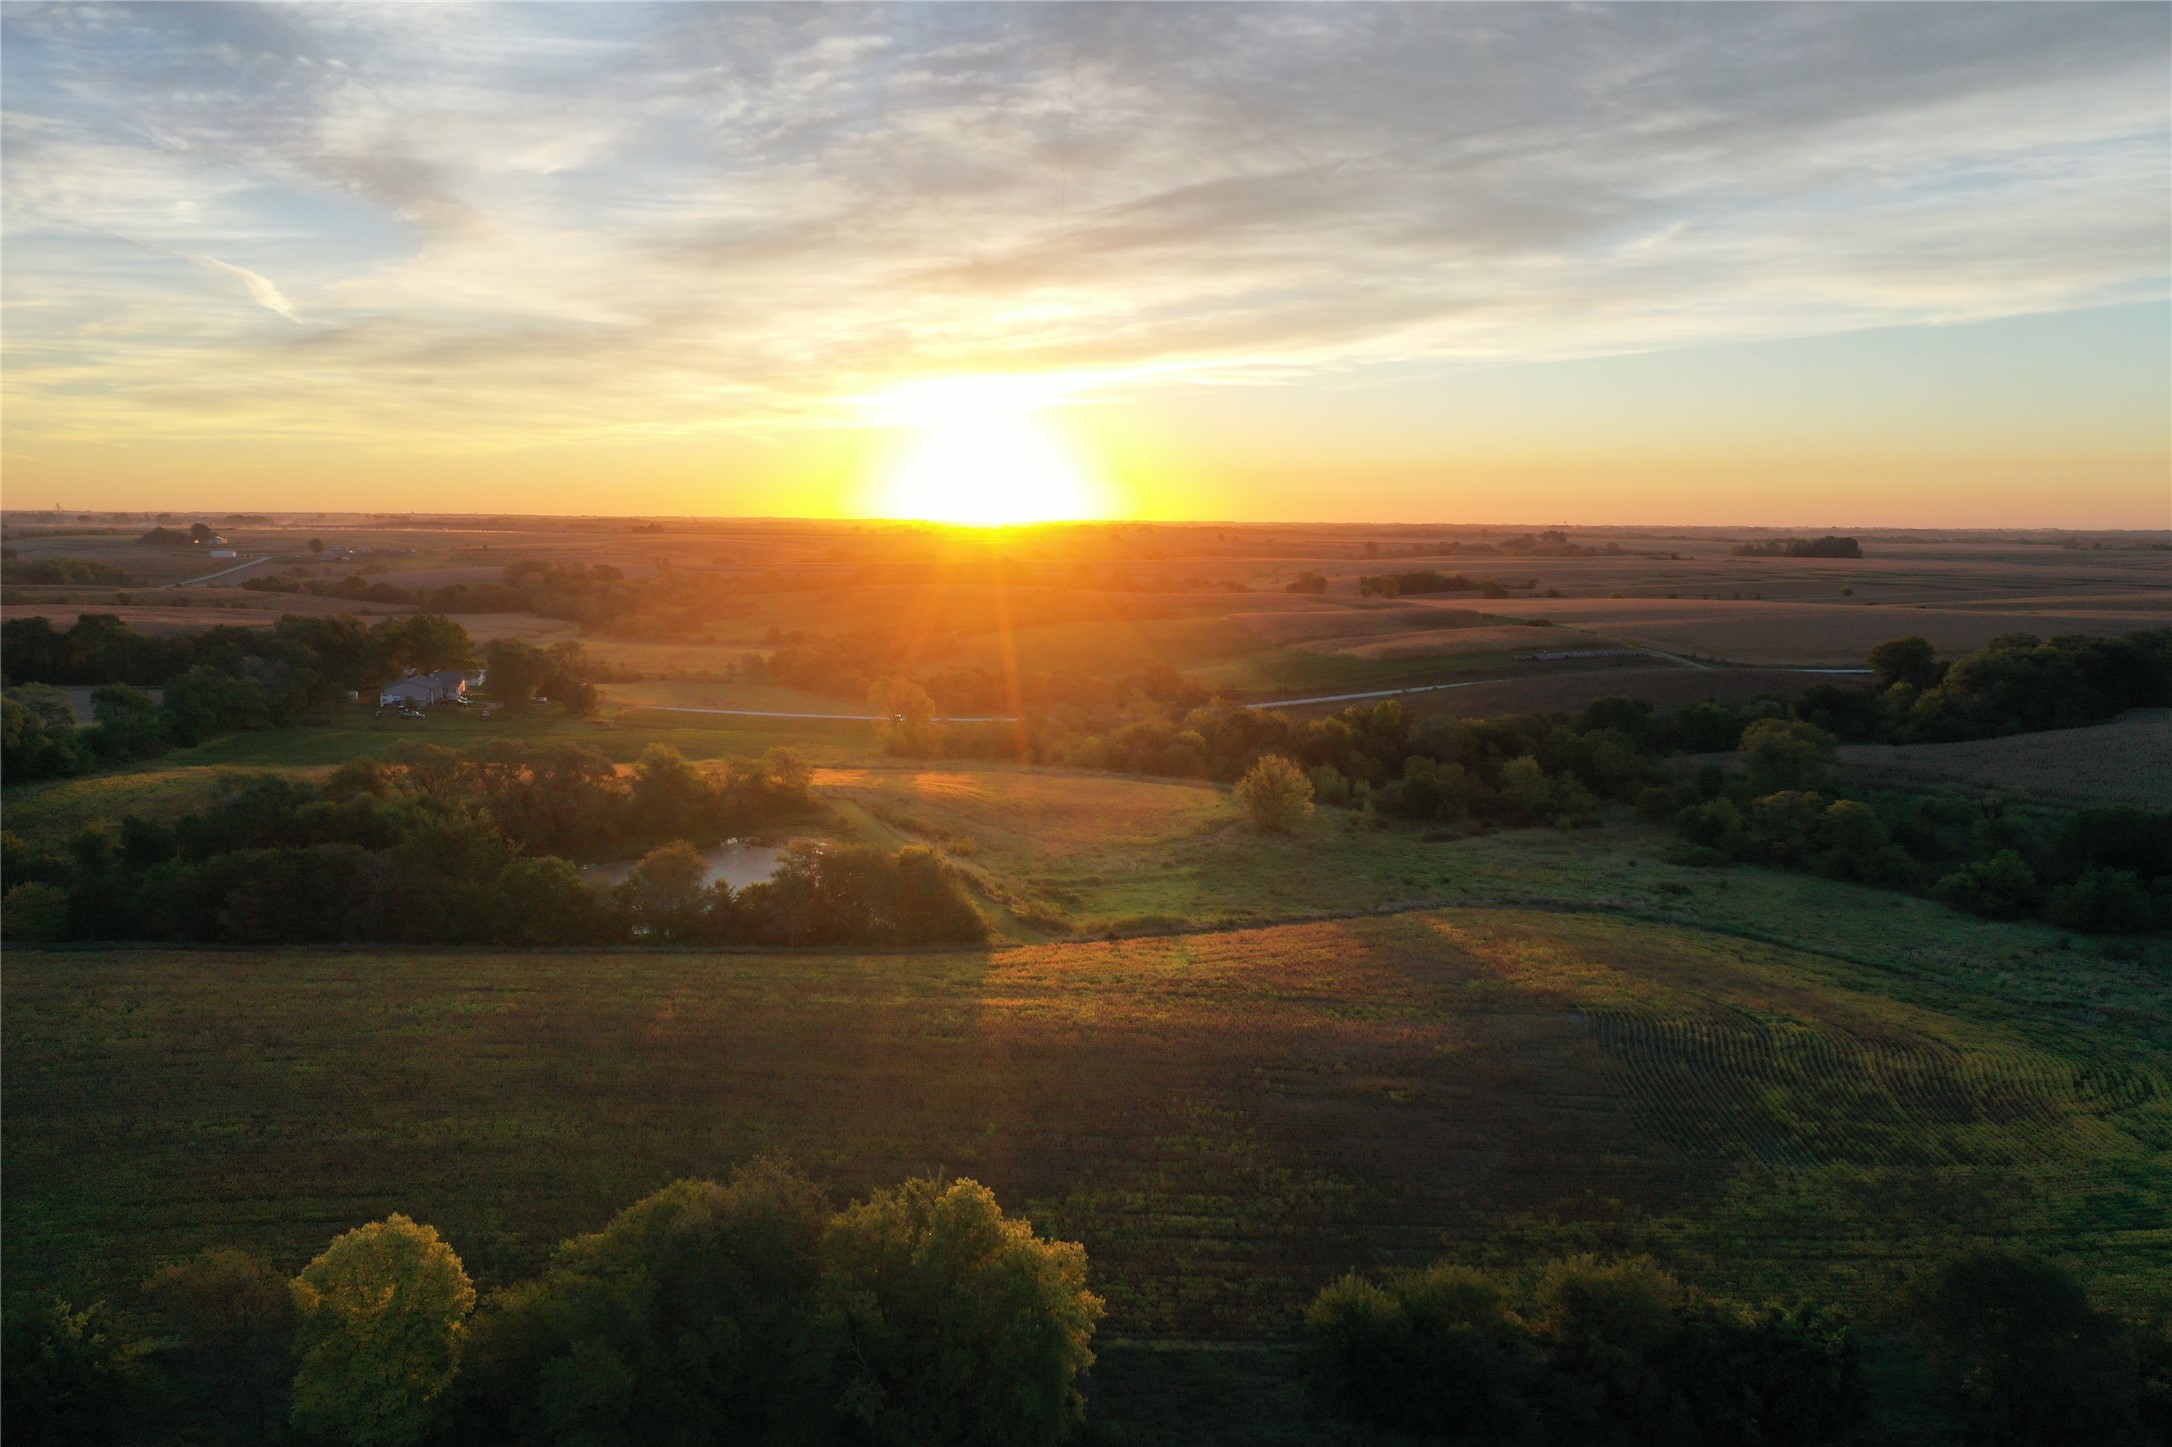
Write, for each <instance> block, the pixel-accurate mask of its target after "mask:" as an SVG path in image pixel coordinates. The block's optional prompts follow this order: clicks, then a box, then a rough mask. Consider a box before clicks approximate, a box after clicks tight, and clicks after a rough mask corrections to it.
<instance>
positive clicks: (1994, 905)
mask: <svg viewBox="0 0 2172 1447" xmlns="http://www.w3.org/2000/svg"><path fill="white" fill-rule="evenodd" d="M1937 893H1938V897H1939V898H1940V899H1942V900H1944V901H1945V902H1946V903H1948V904H1950V905H1952V906H1953V907H1954V908H1956V909H1965V910H1967V911H1968V912H1969V913H1970V914H1980V915H1983V916H1984V917H1985V918H1987V919H2024V918H2026V917H2027V916H2029V915H2030V914H2032V913H2034V912H2035V910H2036V906H2037V903H2038V900H2039V899H2040V898H2041V891H2040V890H2039V888H2038V886H2037V882H2036V873H2035V871H2034V870H2032V869H2030V868H2029V866H2028V862H2027V861H2026V860H2024V859H2023V858H2022V857H2021V856H2020V855H2019V854H2017V853H2015V852H2014V851H2013V850H2011V849H2002V850H2000V851H1999V852H1998V853H1996V854H1994V855H1992V856H1991V857H1990V858H1989V859H1984V860H1979V861H1977V862H1976V863H1974V864H1969V865H1964V866H1963V867H1961V868H1960V869H1957V870H1955V871H1954V872H1953V873H1951V874H1949V875H1947V876H1945V877H1944V878H1943V879H1941V880H1939V881H1938V888H1937Z"/></svg>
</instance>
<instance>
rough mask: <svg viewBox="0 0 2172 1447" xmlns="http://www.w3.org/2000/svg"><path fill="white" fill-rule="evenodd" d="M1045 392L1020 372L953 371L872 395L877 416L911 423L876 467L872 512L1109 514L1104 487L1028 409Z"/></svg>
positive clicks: (997, 517) (1017, 518) (937, 516)
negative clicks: (909, 434)
mask: <svg viewBox="0 0 2172 1447" xmlns="http://www.w3.org/2000/svg"><path fill="white" fill-rule="evenodd" d="M1050 400H1052V394H1051V393H1050V392H1049V391H1048V389H1047V388H1046V387H1045V386H1043V385H1041V384H1037V383H1035V382H1033V381H1031V380H1029V379H1019V378H1005V377H952V378H944V379H940V380H937V381H930V382H918V383H913V384H910V385H908V386H905V387H900V388H898V389H895V390H894V391H892V392H890V393H888V394H886V395H884V396H883V397H880V398H878V399H875V403H874V409H875V411H876V413H877V415H878V416H879V417H881V418H883V419H884V420H887V421H892V422H896V423H902V424H905V425H908V426H911V427H913V428H914V429H916V431H917V438H916V440H915V441H914V442H913V443H912V444H911V445H910V446H909V447H907V448H906V449H905V451H904V453H903V454H902V455H901V456H899V457H897V458H895V459H894V460H893V461H891V462H890V463H889V464H888V465H887V466H886V467H885V468H883V469H882V473H883V475H882V476H881V478H880V479H879V481H878V482H877V484H876V486H875V488H874V491H873V497H872V505H871V507H870V509H869V511H870V512H871V513H872V514H873V515H875V516H878V517H888V518H898V519H911V520H916V521H926V522H941V523H952V524H958V525H963V526H969V527H1005V526H1010V525H1013V524H1018V523H1049V522H1081V521H1086V520H1089V519H1095V518H1101V517H1105V516H1107V515H1108V513H1109V505H1108V499H1107V497H1106V494H1105V490H1104V489H1103V488H1102V487H1101V486H1100V485H1099V484H1098V481H1097V480H1096V479H1094V478H1093V477H1091V476H1090V475H1089V473H1088V471H1087V469H1086V468H1085V467H1083V466H1082V465H1081V464H1080V463H1079V461H1078V459H1077V458H1076V457H1075V456H1074V455H1073V454H1072V453H1071V451H1070V450H1069V449H1068V448H1066V447H1065V446H1064V444H1063V442H1062V441H1061V440H1060V439H1059V438H1057V437H1056V436H1055V435H1054V434H1053V433H1051V431H1050V430H1049V429H1048V428H1047V427H1045V426H1044V425H1042V424H1041V423H1040V422H1039V421H1038V420H1037V419H1036V417H1035V416H1034V413H1035V412H1036V411H1037V410H1038V409H1039V408H1041V407H1043V406H1046V405H1048V403H1049V401H1050Z"/></svg>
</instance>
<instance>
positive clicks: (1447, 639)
mask: <svg viewBox="0 0 2172 1447" xmlns="http://www.w3.org/2000/svg"><path fill="white" fill-rule="evenodd" d="M1293 646H1294V647H1295V648H1296V649H1297V650H1298V651H1300V652H1303V653H1333V654H1340V655H1342V656H1344V657H1346V658H1365V659H1375V660H1381V659H1395V658H1445V657H1451V656H1454V655H1457V654H1465V653H1529V652H1533V651H1538V650H1544V649H1569V648H1579V647H1591V646H1597V647H1604V646H1605V645H1604V644H1603V643H1594V641H1593V640H1590V639H1585V638H1580V637H1578V636H1577V635H1576V634H1574V633H1570V632H1568V631H1566V630H1564V629H1560V628H1530V627H1525V626H1522V625H1519V624H1514V623H1496V624H1492V625H1490V626H1486V627H1476V628H1450V629H1439V628H1426V629H1411V630H1408V631H1405V632H1401V633H1389V634H1385V635H1377V636H1374V635H1359V636H1357V637H1354V638H1350V637H1344V638H1317V639H1312V640H1310V641H1308V642H1304V643H1299V644H1295V645H1293Z"/></svg>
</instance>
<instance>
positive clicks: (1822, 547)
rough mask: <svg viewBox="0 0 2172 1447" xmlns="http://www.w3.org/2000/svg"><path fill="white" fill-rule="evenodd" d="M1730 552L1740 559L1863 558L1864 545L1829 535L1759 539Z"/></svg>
mask: <svg viewBox="0 0 2172 1447" xmlns="http://www.w3.org/2000/svg"><path fill="white" fill-rule="evenodd" d="M1727 551H1728V552H1729V553H1731V554H1733V555H1734V556H1735V557H1738V558H1860V557H1861V556H1863V544H1862V542H1861V541H1860V540H1858V539H1856V538H1842V537H1835V536H1834V535H1833V534H1831V533H1827V534H1826V535H1825V536H1824V537H1821V538H1760V539H1758V540H1756V541H1754V542H1747V543H1736V544H1735V545H1734V546H1733V547H1731V548H1729V549H1728V550H1727Z"/></svg>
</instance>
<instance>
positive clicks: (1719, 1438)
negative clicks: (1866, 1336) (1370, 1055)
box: [1305, 1247, 2172, 1447]
mask: <svg viewBox="0 0 2172 1447" xmlns="http://www.w3.org/2000/svg"><path fill="white" fill-rule="evenodd" d="M1873 1314H1874V1316H1875V1317H1876V1318H1877V1320H1878V1324H1879V1325H1880V1326H1881V1327H1882V1328H1884V1331H1883V1333H1882V1334H1883V1335H1884V1336H1885V1337H1886V1343H1885V1344H1886V1347H1887V1350H1888V1352H1889V1353H1891V1354H1892V1355H1893V1356H1895V1357H1897V1358H1912V1359H1913V1362H1914V1364H1915V1365H1916V1366H1917V1368H1918V1370H1919V1373H1920V1375H1921V1377H1923V1378H1925V1379H1927V1380H1926V1381H1925V1383H1924V1384H1925V1385H1926V1386H1927V1387H1928V1388H1929V1392H1928V1393H1926V1394H1925V1395H1926V1398H1927V1400H1926V1403H1925V1405H1927V1406H1930V1407H1932V1408H1933V1409H1934V1410H1935V1411H1936V1412H1937V1413H1938V1415H1939V1416H1940V1417H1942V1418H1943V1419H1944V1420H1945V1421H1946V1422H1947V1423H1949V1424H1951V1425H1953V1426H1957V1427H1959V1428H1961V1429H1962V1430H1963V1431H1965V1432H1966V1433H1967V1434H1968V1436H1967V1440H1968V1441H1971V1442H1976V1443H1984V1444H2012V1447H2024V1444H2026V1447H2144V1444H2161V1443H2163V1442H2165V1441H2167V1440H2172V1438H2168V1434H2172V1319H2168V1318H2167V1317H2166V1316H2165V1315H2164V1314H2163V1313H2162V1312H2161V1311H2160V1312H2158V1313H2157V1314H2155V1315H2153V1316H2149V1317H2146V1318H2132V1317H2122V1316H2120V1315H2118V1314H2116V1313H2114V1312H2110V1311H2106V1310H2103V1309H2102V1308H2099V1307H2097V1306H2095V1305H2094V1304H2092V1303H2091V1302H2090V1300H2089V1297H2088V1293H2087V1292H2086V1290H2085V1289H2084V1288H2083V1286H2082V1284H2081V1283H2080V1281H2078V1280H2077V1279H2076V1278H2075V1277H2074V1276H2073V1274H2072V1273H2070V1272H2068V1271H2067V1270H2065V1269H2064V1268H2062V1267H2060V1266H2059V1265H2057V1264H2056V1263H2054V1262H2051V1261H2048V1260H2046V1259H2044V1258H2042V1257H2039V1256H2035V1255H2033V1254H2031V1253H2028V1252H2024V1251H2016V1250H2013V1249H2010V1248H1999V1247H1972V1248H1967V1249H1963V1250H1960V1251H1956V1252H1954V1253H1952V1254H1950V1255H1948V1256H1945V1257H1943V1258H1941V1259H1940V1260H1938V1261H1936V1262H1933V1263H1932V1264H1931V1265H1930V1266H1929V1268H1928V1269H1926V1270H1925V1271H1923V1272H1922V1273H1921V1274H1920V1275H1919V1277H1918V1278H1917V1279H1916V1280H1915V1281H1913V1282H1912V1283H1910V1284H1909V1285H1908V1286H1907V1287H1906V1288H1904V1289H1903V1290H1901V1291H1900V1292H1899V1293H1897V1294H1896V1295H1895V1296H1893V1297H1892V1298H1891V1299H1888V1300H1886V1301H1883V1302H1879V1303H1875V1304H1874V1306H1873ZM1305 1347H1306V1366H1307V1375H1308V1378H1309V1380H1310V1383H1311V1385H1312V1388H1313V1390H1314V1391H1315V1393H1316V1394H1317V1395H1318V1396H1319V1397H1320V1399H1321V1400H1322V1401H1323V1402H1324V1403H1325V1404H1327V1405H1328V1406H1329V1407H1331V1408H1332V1409H1334V1410H1336V1411H1338V1412H1339V1413H1341V1414H1343V1415H1345V1416H1347V1417H1350V1418H1352V1419H1354V1420H1357V1421H1359V1422H1363V1423H1366V1424H1368V1425H1371V1426H1373V1427H1377V1428H1381V1429H1385V1430H1387V1431H1391V1432H1396V1433H1401V1434H1408V1435H1409V1436H1410V1437H1414V1438H1416V1439H1418V1440H1421V1441H1426V1442H1438V1443H1452V1444H1467V1447H1518V1444H1522V1447H1554V1444H1560V1447H1701V1444H1711V1447H1739V1444H1746V1443H1762V1444H1770V1447H1815V1444H1819V1443H1832V1442H1843V1441H1850V1440H1855V1438H1856V1434H1857V1432H1858V1431H1859V1429H1861V1428H1862V1427H1863V1426H1864V1425H1865V1423H1866V1422H1867V1420H1868V1418H1869V1416H1870V1408H1871V1393H1870V1391H1869V1390H1868V1387H1867V1384H1866V1379H1865V1374H1864V1369H1863V1368H1864V1342H1863V1339H1862V1336H1861V1334H1860V1332H1859V1330H1858V1328H1857V1327H1856V1326H1855V1325H1854V1324H1853V1323H1852V1322H1851V1321H1850V1320H1849V1319H1848V1318H1847V1317H1846V1316H1844V1315H1843V1314H1841V1313H1839V1312H1837V1311H1834V1310H1830V1309H1817V1308H1801V1307H1793V1306H1783V1305H1779V1304H1774V1303H1764V1304H1759V1305H1749V1304H1745V1303H1742V1302H1738V1301H1731V1300H1727V1299H1725V1298H1721V1297H1717V1296H1713V1295H1711V1294H1708V1293H1705V1292H1702V1291H1698V1290H1695V1289H1693V1288H1690V1287H1687V1286H1685V1285H1683V1284H1682V1283H1681V1282H1680V1281H1678V1280H1676V1279H1675V1278H1674V1277H1673V1276H1672V1275H1671V1274H1669V1273H1668V1272H1666V1271H1664V1270H1662V1269H1661V1268H1660V1267H1659V1266H1658V1265H1657V1264H1656V1263H1654V1262H1653V1261H1652V1260H1650V1259H1649V1258H1646V1257H1639V1258H1632V1259H1628V1260H1602V1259H1599V1258H1596V1257H1591V1256H1579V1257H1571V1258H1566V1259H1562V1260H1557V1261H1552V1262H1547V1263H1543V1264H1541V1265H1539V1266H1538V1267H1536V1268H1535V1269H1533V1270H1528V1271H1521V1272H1503V1271H1486V1270H1479V1269H1476V1268H1472V1267H1467V1266H1460V1265H1455V1264H1452V1263H1446V1262H1444V1263H1439V1264H1436V1265H1433V1266H1431V1267H1428V1268H1426V1269H1423V1270H1418V1271H1407V1272H1401V1273H1396V1274H1393V1275H1390V1276H1389V1277H1387V1278H1386V1279H1385V1280H1384V1281H1373V1280H1368V1279H1365V1278H1363V1277H1358V1276H1346V1277H1344V1278H1342V1279H1341V1280H1339V1281H1337V1282H1335V1283H1333V1284H1332V1285H1330V1286H1328V1287H1327V1288H1326V1289H1324V1290H1323V1291H1321V1293H1320V1294H1319V1296H1318V1297H1316V1298H1315V1299H1314V1300H1313V1303H1312V1305H1311V1307H1310V1308H1309V1309H1308V1310H1307V1311H1306V1313H1305Z"/></svg>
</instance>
